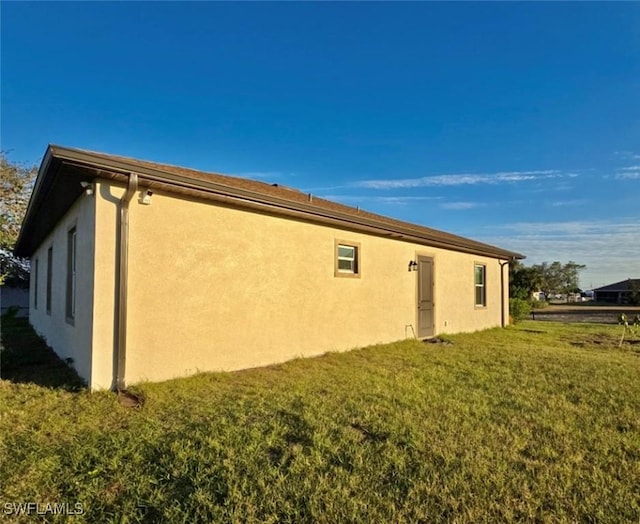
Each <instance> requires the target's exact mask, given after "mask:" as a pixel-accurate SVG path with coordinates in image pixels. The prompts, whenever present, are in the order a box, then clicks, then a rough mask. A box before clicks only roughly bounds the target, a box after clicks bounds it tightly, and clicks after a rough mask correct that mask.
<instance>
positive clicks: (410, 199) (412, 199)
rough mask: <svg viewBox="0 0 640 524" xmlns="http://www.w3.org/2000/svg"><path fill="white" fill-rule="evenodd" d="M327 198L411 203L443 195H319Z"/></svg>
mask: <svg viewBox="0 0 640 524" xmlns="http://www.w3.org/2000/svg"><path fill="white" fill-rule="evenodd" d="M318 196H319V197H320V198H324V199H326V200H334V201H336V202H343V203H347V202H349V203H360V202H379V203H382V204H401V205H403V204H409V203H411V202H422V201H429V200H431V201H433V200H442V197H441V196H393V197H381V196H363V195H318Z"/></svg>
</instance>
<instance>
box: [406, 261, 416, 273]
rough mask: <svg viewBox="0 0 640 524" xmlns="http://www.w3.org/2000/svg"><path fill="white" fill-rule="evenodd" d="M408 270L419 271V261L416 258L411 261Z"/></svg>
mask: <svg viewBox="0 0 640 524" xmlns="http://www.w3.org/2000/svg"><path fill="white" fill-rule="evenodd" d="M408 271H418V263H417V262H416V261H415V260H412V261H411V262H409V268H408Z"/></svg>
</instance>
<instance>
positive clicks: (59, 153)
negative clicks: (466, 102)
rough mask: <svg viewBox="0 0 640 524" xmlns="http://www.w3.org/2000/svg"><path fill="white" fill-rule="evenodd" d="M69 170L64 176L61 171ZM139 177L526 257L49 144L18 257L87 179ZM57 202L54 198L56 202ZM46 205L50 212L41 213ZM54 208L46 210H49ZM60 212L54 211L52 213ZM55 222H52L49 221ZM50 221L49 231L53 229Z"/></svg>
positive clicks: (309, 216)
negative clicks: (44, 220) (44, 219)
mask: <svg viewBox="0 0 640 524" xmlns="http://www.w3.org/2000/svg"><path fill="white" fill-rule="evenodd" d="M63 171H65V173H64V176H63V175H62V172H63ZM130 173H136V174H137V175H138V177H139V179H140V185H141V187H157V188H161V189H162V190H164V191H168V192H173V193H180V194H186V195H193V196H197V197H199V198H205V199H207V200H213V201H217V202H220V203H223V204H226V205H231V206H234V207H240V208H249V209H253V210H257V211H261V212H265V213H270V214H276V215H280V216H286V217H292V218H297V219H301V220H306V221H310V222H314V223H320V224H325V225H331V226H333V227H340V228H345V229H351V230H354V231H362V232H366V233H369V234H375V235H379V236H383V237H388V238H394V239H398V240H403V241H407V242H413V243H417V244H421V245H425V246H432V247H437V248H443V249H448V250H453V251H459V252H463V253H470V254H476V255H480V256H486V257H491V258H498V259H501V260H517V259H523V258H525V257H524V256H523V255H521V254H519V253H515V252H512V251H508V250H503V249H500V248H497V247H495V246H491V245H488V244H483V243H481V242H476V241H474V240H470V239H466V238H464V237H458V236H456V235H451V234H447V233H443V232H438V231H436V230H433V231H434V234H427V233H426V232H425V231H424V230H423V229H421V228H420V226H417V225H416V226H415V229H414V228H413V227H411V225H409V224H408V225H407V226H401V225H396V224H393V225H392V224H389V223H386V222H383V221H378V220H375V219H372V218H369V217H366V216H357V213H356V214H347V213H343V212H340V211H337V210H333V209H331V210H330V209H326V208H322V207H318V206H315V205H313V203H309V204H305V203H302V202H297V201H292V200H287V199H285V198H280V197H277V196H274V195H266V194H262V193H259V192H256V191H251V190H249V189H244V188H239V187H233V186H229V185H225V184H221V183H219V182H216V181H213V180H202V179H194V178H190V177H188V176H184V175H180V174H177V173H170V172H167V171H163V170H162V169H156V168H153V167H149V166H145V165H141V164H139V163H137V162H135V161H134V160H132V161H127V160H126V159H121V158H105V156H104V155H102V154H99V153H94V152H92V151H85V150H79V149H72V148H66V147H61V146H55V145H50V146H49V148H48V149H47V152H46V154H45V157H44V159H43V162H42V165H41V167H40V170H39V173H38V178H37V181H36V185H35V187H34V191H33V194H32V197H31V201H30V203H29V206H28V209H27V213H26V215H25V220H24V222H23V228H22V230H21V232H20V236H19V239H18V242H17V243H16V248H15V253H16V255H18V256H30V255H31V254H32V253H33V251H35V249H36V248H37V246H38V245H39V244H40V243H41V242H42V241H43V240H44V236H46V234H47V231H46V227H44V228H40V230H39V232H38V233H36V231H37V230H38V229H37V227H36V226H37V225H38V223H41V222H42V220H38V219H37V218H38V215H41V214H42V212H43V211H44V213H45V215H49V217H50V218H52V219H54V220H55V218H56V217H57V218H58V219H59V218H60V216H58V215H59V214H60V206H61V205H63V204H64V205H67V209H68V206H70V205H71V204H72V203H73V201H74V200H75V199H76V198H78V196H80V195H81V194H82V188H81V186H80V184H79V182H80V181H82V180H93V179H95V178H105V179H110V180H113V181H116V182H119V183H123V184H124V183H126V180H127V178H128V175H129V174H130ZM55 183H57V184H59V185H60V186H61V187H59V188H58V190H57V191H56V194H55V195H51V197H52V199H51V200H52V201H53V202H54V203H57V206H56V205H54V203H52V202H49V203H47V196H48V195H49V193H50V192H51V191H52V188H53V187H54V186H55V185H56V184H55ZM53 197H55V198H53ZM43 206H44V207H45V209H42V208H43ZM47 207H48V208H50V209H46V208H47ZM52 211H55V212H52ZM50 222H51V221H50ZM50 222H49V227H51V224H50Z"/></svg>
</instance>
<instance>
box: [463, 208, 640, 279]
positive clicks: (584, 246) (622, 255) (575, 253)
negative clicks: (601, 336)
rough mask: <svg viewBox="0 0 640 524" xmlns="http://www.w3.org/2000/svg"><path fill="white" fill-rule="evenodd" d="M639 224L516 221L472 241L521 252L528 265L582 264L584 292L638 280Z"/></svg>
mask: <svg viewBox="0 0 640 524" xmlns="http://www.w3.org/2000/svg"><path fill="white" fill-rule="evenodd" d="M639 225H640V217H633V218H621V219H613V220H592V221H589V220H585V221H568V222H519V223H514V224H506V225H503V226H492V230H493V233H492V234H490V235H487V236H483V235H476V236H475V237H474V238H476V239H477V240H481V241H483V242H487V243H489V244H494V245H498V246H501V247H503V248H505V249H512V250H513V251H516V252H519V253H522V254H523V255H526V256H527V260H526V263H527V264H538V263H540V262H544V261H548V262H551V261H554V260H560V261H562V262H568V261H569V260H573V261H575V262H578V263H580V264H585V265H586V266H587V268H586V269H585V270H584V271H583V272H582V275H581V284H582V286H581V287H583V288H585V289H586V288H590V287H591V286H594V287H598V286H602V285H605V284H610V283H612V282H618V281H620V280H624V279H626V278H629V277H631V278H640V229H639ZM496 230H497V231H496ZM496 232H497V234H495V233H496Z"/></svg>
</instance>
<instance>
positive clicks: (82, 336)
mask: <svg viewBox="0 0 640 524" xmlns="http://www.w3.org/2000/svg"><path fill="white" fill-rule="evenodd" d="M94 210H95V199H94V198H93V196H88V195H85V194H82V196H80V197H79V198H78V200H76V202H75V203H74V204H73V206H71V208H70V209H69V211H68V212H67V213H66V214H65V215H64V217H63V218H62V220H61V221H60V222H59V223H58V224H57V226H56V227H55V229H54V230H53V231H52V232H51V233H50V234H49V236H48V237H47V238H46V239H45V241H44V242H43V243H42V244H41V245H40V246H39V248H38V249H37V250H36V252H35V253H34V254H33V255H32V257H31V277H30V289H29V305H30V307H29V321H30V323H31V325H32V326H33V327H34V329H35V330H36V332H37V333H39V334H40V335H41V336H43V337H44V338H45V339H46V341H47V344H48V345H49V346H50V347H51V348H53V350H54V351H55V352H56V353H57V354H58V355H59V356H60V357H62V358H72V359H73V367H75V368H76V370H77V371H78V374H79V375H80V376H81V377H82V378H84V379H85V380H87V381H88V382H89V381H90V378H91V368H92V362H91V354H92V351H91V345H92V323H93V315H92V313H93V282H94V257H93V253H94V228H95V222H94V217H95V211H94ZM74 226H75V227H76V241H77V244H76V260H77V269H76V312H75V319H74V321H73V322H72V323H71V322H69V321H67V319H66V286H67V234H68V231H69V230H70V229H71V228H73V227H74ZM49 247H52V248H53V251H52V253H53V257H52V261H53V265H52V280H51V293H52V294H51V313H50V314H49V313H47V311H46V286H47V250H48V249H49ZM36 260H38V282H37V287H38V305H37V308H36V307H35V304H34V298H35V287H36V282H35V265H36Z"/></svg>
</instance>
